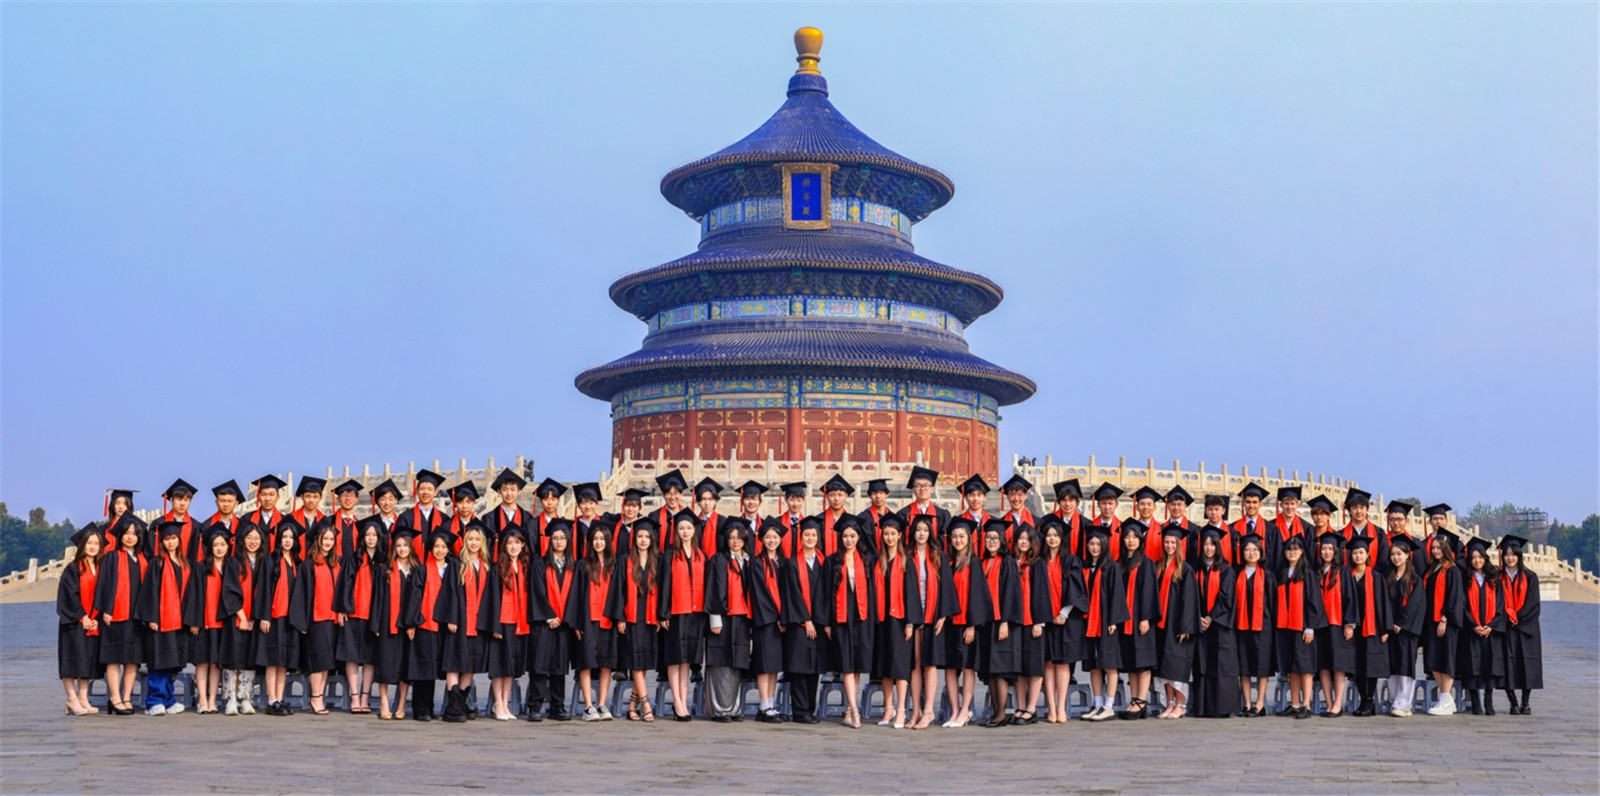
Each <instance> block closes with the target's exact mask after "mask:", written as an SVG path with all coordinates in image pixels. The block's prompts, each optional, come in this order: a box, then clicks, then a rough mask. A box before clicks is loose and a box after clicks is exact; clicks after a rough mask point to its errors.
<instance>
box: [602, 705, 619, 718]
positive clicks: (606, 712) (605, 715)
mask: <svg viewBox="0 0 1600 796" xmlns="http://www.w3.org/2000/svg"><path fill="white" fill-rule="evenodd" d="M614 718H616V716H613V715H611V708H608V707H606V706H605V705H601V706H600V720H601V721H611V720H612V719H614Z"/></svg>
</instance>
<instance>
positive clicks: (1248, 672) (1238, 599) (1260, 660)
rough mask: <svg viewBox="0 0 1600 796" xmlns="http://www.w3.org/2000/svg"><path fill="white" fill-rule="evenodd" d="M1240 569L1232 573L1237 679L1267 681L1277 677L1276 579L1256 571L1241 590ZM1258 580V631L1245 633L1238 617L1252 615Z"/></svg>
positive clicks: (1258, 570)
mask: <svg viewBox="0 0 1600 796" xmlns="http://www.w3.org/2000/svg"><path fill="white" fill-rule="evenodd" d="M1244 570H1245V568H1244V567H1237V568H1235V569H1234V572H1233V574H1234V581H1233V607H1234V614H1233V615H1234V621H1233V638H1234V644H1235V645H1236V646H1237V647H1238V650H1239V675H1240V676H1241V677H1251V678H1257V677H1271V676H1273V675H1274V674H1277V669H1276V666H1277V663H1276V662H1277V659H1278V653H1277V605H1278V578H1277V577H1276V576H1274V575H1273V574H1272V572H1271V571H1269V570H1268V569H1267V568H1266V567H1261V566H1258V567H1256V573H1255V575H1247V576H1246V577H1245V583H1244V589H1243V590H1242V591H1241V590H1240V588H1239V574H1240V573H1241V572H1244ZM1257 578H1261V579H1262V580H1261V589H1262V592H1261V629H1260V630H1245V629H1243V628H1244V627H1246V625H1245V624H1244V623H1242V622H1240V620H1239V617H1240V616H1241V615H1243V616H1245V617H1253V616H1254V615H1255V594H1256V579H1257Z"/></svg>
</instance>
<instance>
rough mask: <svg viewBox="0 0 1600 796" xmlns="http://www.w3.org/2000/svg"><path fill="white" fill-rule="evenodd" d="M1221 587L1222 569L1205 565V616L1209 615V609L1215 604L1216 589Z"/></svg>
mask: <svg viewBox="0 0 1600 796" xmlns="http://www.w3.org/2000/svg"><path fill="white" fill-rule="evenodd" d="M1221 588H1222V571H1221V570H1219V569H1217V568H1216V567H1214V566H1211V567H1206V587H1205V594H1206V612H1205V613H1206V616H1210V615H1211V609H1212V608H1215V607H1216V605H1217V591H1218V590H1220V589H1221Z"/></svg>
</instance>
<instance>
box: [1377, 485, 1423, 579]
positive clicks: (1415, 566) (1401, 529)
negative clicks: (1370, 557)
mask: <svg viewBox="0 0 1600 796" xmlns="http://www.w3.org/2000/svg"><path fill="white" fill-rule="evenodd" d="M1414 509H1416V506H1413V505H1411V504H1410V503H1407V502H1405V501H1404V500H1391V501H1389V505H1388V506H1387V507H1386V508H1385V509H1384V514H1385V515H1386V516H1385V518H1386V519H1387V520H1388V521H1389V527H1388V533H1385V534H1380V535H1381V536H1383V549H1384V550H1388V549H1389V548H1391V547H1394V546H1395V544H1397V543H1399V544H1403V542H1399V541H1398V540H1399V539H1400V537H1405V538H1406V539H1408V540H1411V541H1412V542H1415V541H1416V540H1414V539H1411V512H1412V511H1413V510H1414ZM1423 547H1424V546H1422V545H1416V544H1413V545H1412V548H1414V551H1413V552H1412V554H1411V570H1412V571H1413V572H1418V573H1420V572H1423V571H1425V569H1426V567H1427V563H1428V561H1427V558H1426V555H1427V554H1426V551H1425V550H1424V549H1422V548H1423ZM1372 566H1374V567H1376V568H1377V570H1378V571H1379V572H1381V573H1383V574H1384V575H1388V574H1389V573H1390V572H1393V571H1394V565H1393V564H1391V563H1389V554H1388V553H1385V554H1384V556H1383V559H1382V560H1380V561H1379V562H1378V563H1376V564H1373V565H1372Z"/></svg>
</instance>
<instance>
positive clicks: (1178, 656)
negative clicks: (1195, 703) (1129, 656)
mask: <svg viewBox="0 0 1600 796" xmlns="http://www.w3.org/2000/svg"><path fill="white" fill-rule="evenodd" d="M1185 536H1186V531H1185V529H1184V526H1182V525H1179V524H1178V523H1176V522H1172V523H1168V524H1167V525H1166V526H1165V527H1164V528H1162V529H1161V559H1160V560H1159V561H1157V562H1156V564H1155V573H1156V576H1155V577H1156V623H1155V625H1156V626H1155V634H1156V668H1155V677H1156V688H1157V689H1158V690H1160V691H1161V692H1162V694H1163V695H1164V696H1165V697H1166V703H1167V704H1166V708H1165V709H1164V710H1162V711H1161V713H1160V715H1158V716H1156V718H1158V719H1181V718H1183V717H1184V715H1185V714H1186V713H1187V712H1188V704H1187V703H1188V701H1189V688H1190V686H1189V681H1190V679H1191V678H1193V677H1194V650H1195V646H1196V644H1197V643H1198V641H1197V639H1198V636H1199V633H1200V591H1199V585H1198V583H1197V582H1196V580H1195V576H1194V568H1193V567H1191V566H1189V563H1188V562H1187V561H1186V560H1184V559H1185V553H1186V552H1187V550H1186V548H1187V547H1188V545H1187V544H1186V541H1187V540H1186V539H1185Z"/></svg>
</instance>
